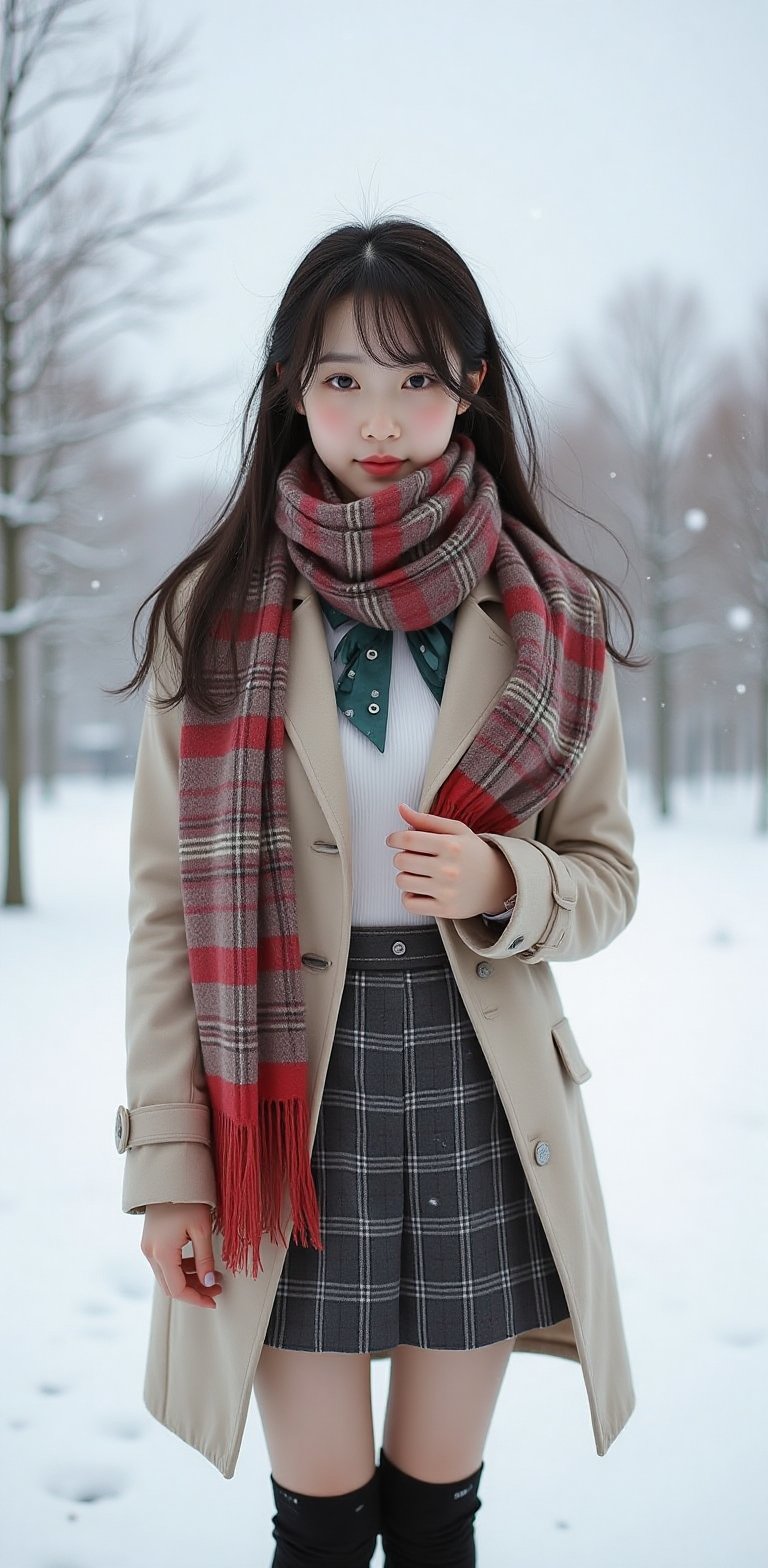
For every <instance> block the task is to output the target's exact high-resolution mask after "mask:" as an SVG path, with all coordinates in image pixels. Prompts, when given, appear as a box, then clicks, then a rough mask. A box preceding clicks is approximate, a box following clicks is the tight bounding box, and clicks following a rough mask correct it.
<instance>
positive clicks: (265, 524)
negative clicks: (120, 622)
mask: <svg viewBox="0 0 768 1568" xmlns="http://www.w3.org/2000/svg"><path fill="white" fill-rule="evenodd" d="M341 300H351V301H352V303H353V307H354V319H355V323H356V325H357V330H358V332H359V334H360V338H361V340H362V342H363V344H364V345H365V348H366V351H367V352H368V353H369V354H370V356H371V358H372V359H374V360H375V361H376V363H377V364H384V363H386V362H387V361H386V360H384V359H381V358H380V357H379V355H378V353H377V348H378V346H379V345H381V346H382V347H383V349H384V352H385V354H386V355H388V356H389V359H388V362H389V363H391V364H402V365H405V364H414V363H416V362H417V361H418V362H421V361H422V360H423V361H424V362H425V363H427V364H430V365H431V366H432V367H433V368H434V370H435V372H436V374H437V376H438V378H439V380H440V381H441V382H442V383H443V385H444V386H445V387H446V389H448V390H449V391H450V392H451V393H452V394H453V395H454V396H455V397H456V398H457V399H461V400H466V401H468V402H469V404H470V407H469V408H468V409H467V410H466V411H465V413H464V415H463V416H460V417H462V419H463V423H462V426H461V428H462V429H463V430H464V431H465V432H466V434H467V435H469V436H470V437H471V439H472V441H473V442H474V445H475V449H476V452H477V457H478V459H479V461H480V462H481V463H482V464H483V465H484V466H485V467H486V468H487V469H488V471H489V472H490V473H491V474H492V475H493V477H494V479H495V481H496V485H497V487H498V492H499V500H500V503H501V507H502V510H503V511H505V512H508V513H509V514H510V515H511V516H512V517H515V518H518V519H519V520H520V521H521V522H523V523H526V524H527V525H528V527H529V528H531V529H533V531H534V533H536V534H538V535H539V537H540V538H541V539H543V540H545V541H546V543H547V544H549V545H551V546H553V547H554V548H555V549H556V550H558V551H559V553H560V555H561V556H563V557H564V558H565V559H566V560H568V561H573V563H574V564H575V565H578V566H580V568H581V570H582V571H583V572H584V573H585V574H586V576H588V577H590V578H591V579H592V581H593V582H594V584H595V586H596V587H597V590H598V594H599V597H600V602H601V606H602V611H603V620H604V625H605V628H606V647H607V649H608V651H609V652H610V654H611V655H612V657H613V658H614V659H616V660H617V661H618V662H619V663H620V664H624V665H628V666H630V667H632V668H638V667H643V666H644V665H645V664H646V663H648V662H649V661H648V660H647V659H632V658H631V657H630V655H629V650H628V651H627V653H626V654H622V653H619V651H618V650H617V649H616V648H615V646H614V645H613V643H612V641H611V637H610V632H609V630H608V613H607V603H606V598H605V594H606V592H607V593H611V594H613V595H615V597H616V598H617V599H618V600H619V602H620V603H621V605H622V608H623V610H624V613H625V615H626V617H627V620H628V623H629V627H630V631H631V640H630V645H629V648H630V650H631V648H632V646H633V644H634V635H635V628H634V623H633V621H632V615H631V612H630V609H629V605H628V604H627V602H626V600H625V598H624V596H623V594H621V592H620V591H619V589H618V588H616V587H614V585H613V584H611V583H610V582H609V581H608V580H607V579H606V578H605V577H603V576H602V575H601V573H600V572H598V571H596V570H595V569H594V568H590V567H587V566H584V565H582V563H580V562H576V561H574V558H573V557H572V556H571V555H569V554H568V552H567V551H566V550H565V549H564V548H563V546H562V545H561V544H560V543H559V541H558V540H557V539H555V538H554V536H553V535H552V533H551V532H550V530H549V529H548V528H547V525H546V523H545V522H544V518H543V516H542V512H541V510H540V506H539V504H538V502H537V499H536V497H537V495H538V494H539V492H540V490H541V488H542V480H541V465H540V461H539V457H538V454H537V450H536V441H535V436H534V428H533V422H532V419H531V416H530V413H529V411H528V408H527V407H526V403H525V399H524V397H523V393H522V389H521V387H520V383H519V380H518V377H517V375H516V373H515V370H514V367H513V365H512V363H511V361H510V359H509V357H508V355H507V354H506V353H505V352H504V350H503V348H502V347H501V344H500V343H499V340H498V337H497V335H496V333H495V331H494V328H493V326H492V323H491V320H490V317H489V315H488V311H487V309H486V307H485V304H484V301H483V298H482V296H481V293H480V290H479V288H478V286H477V283H476V282H475V279H474V278H473V276H472V274H471V272H470V270H469V268H468V266H467V265H466V263H465V262H464V261H463V260H462V258H461V256H459V255H458V253H457V252H456V251H455V250H454V248H453V246H452V245H450V244H449V243H448V241H447V240H446V239H444V238H443V236H442V235H441V234H438V233H436V232H435V230H434V229H431V228H429V227H428V226H427V225H426V224H423V223H417V222H413V221H412V220H410V219H406V218H398V217H393V218H380V219H376V220H374V221H373V222H371V223H348V224H343V225H342V226H341V227H339V228H336V229H332V230H331V231H330V232H329V233H328V234H326V235H324V237H323V238H322V239H320V240H318V242H317V244H316V245H313V246H312V248H311V250H309V251H308V252H307V254H306V255H305V256H304V258H303V259H302V261H301V262H300V263H299V265H298V267H297V268H296V270H295V272H294V274H293V276H292V277H291V279H290V281H289V283H288V286H287V288H286V290H285V293H284V294H283V297H282V299H281V301H280V304H279V305H278V308H277V311H276V313H275V316H274V319H273V322H272V325H271V326H270V328H269V329H268V332H267V336H266V352H265V357H264V363H263V365H262V368H261V371H260V374H259V376H258V379H257V381H256V385H255V386H254V388H253V390H252V392H251V394H250V396H249V398H248V401H247V404H246V408H245V414H244V416H243V425H242V435H241V462H240V470H239V472H238V475H237V478H236V479H235V481H234V484H233V486H232V488H231V490H230V492H229V495H228V496H227V499H226V501H225V502H224V505H223V507H222V508H221V511H220V512H219V514H218V516H217V517H216V518H215V520H214V522H213V523H212V524H211V527H210V528H209V530H208V532H207V533H206V534H205V535H204V537H203V538H202V540H201V541H200V543H199V544H197V545H195V547H194V549H193V550H191V551H190V552H189V554H188V555H186V556H185V557H184V559H183V560H182V561H180V562H179V564H178V565H177V566H175V567H174V568H173V570H172V571H170V572H169V573H168V575H167V577H165V578H164V579H163V581H162V582H161V583H160V585H159V587H158V588H155V589H153V590H152V592H151V593H150V594H148V595H147V597H146V598H145V599H143V600H142V602H141V604H140V605H139V608H138V610H137V612H136V615H135V617H134V621H133V629H132V634H131V635H132V646H133V651H134V656H135V654H136V643H135V637H136V623H137V621H138V618H139V615H140V614H141V611H142V610H143V608H144V605H145V604H147V603H148V602H149V600H150V599H152V598H154V599H155V603H154V606H153V608H152V610H151V612H150V617H149V622H148V626H147V636H146V644H145V650H144V654H143V656H142V658H141V660H140V662H139V664H138V667H137V670H136V673H135V675H134V676H133V678H132V680H130V681H128V682H127V683H126V684H125V685H124V686H119V687H115V688H105V689H106V690H107V691H108V692H109V694H110V695H118V694H122V693H124V692H125V693H128V692H131V691H133V690H135V689H137V688H138V687H139V686H141V684H142V682H143V681H144V680H145V678H146V676H147V675H148V674H149V673H150V669H151V665H152V662H153V659H154V656H155V650H156V646H157V644H158V641H159V630H160V627H159V623H160V617H161V616H163V618H164V630H165V634H166V635H167V637H169V638H170V642H171V645H172V646H173V648H174V649H175V652H176V655H177V656H178V657H179V660H180V684H179V688H178V690H177V691H175V692H171V693H170V695H168V696H167V697H165V698H161V697H160V696H156V698H155V701H156V702H157V703H158V706H160V707H173V706H175V704H176V703H177V702H180V701H181V699H182V698H183V697H184V696H185V695H186V694H187V693H189V695H190V697H191V699H192V701H193V702H194V703H195V705H196V706H198V707H199V708H201V709H202V710H203V711H205V712H208V713H209V714H211V715H215V714H216V713H217V712H218V709H217V707H216V704H215V699H214V697H213V695H212V693H211V691H210V690H209V689H208V686H207V683H206V680H205V668H204V661H203V649H204V645H205V639H206V633H207V630H208V628H209V627H211V626H212V625H214V624H216V621H217V620H218V617H219V614H220V613H221V611H222V609H223V607H224V605H225V603H227V604H228V605H229V606H230V609H231V640H230V653H231V658H232V670H233V675H236V648H235V639H236V636H237V629H238V626H239V621H240V616H241V614H242V611H243V608H244V605H245V600H246V596H247V594H248V588H249V584H250V583H251V581H252V578H253V574H254V573H260V572H262V571H263V569H264V564H265V558H266V549H267V543H268V540H269V531H270V527H274V522H273V521H271V520H272V517H273V507H274V500H275V493H276V483H277V476H278V474H279V473H280V472H281V470H282V469H283V468H284V467H285V465H286V464H287V463H289V462H290V461H291V459H292V458H293V457H294V456H295V455H296V453H297V452H298V451H299V449H300V448H301V447H302V446H305V445H306V443H307V440H308V438H309V437H308V430H307V423H306V419H305V417H304V415H303V414H299V413H298V412H297V411H296V409H295V406H294V405H295V403H296V402H297V401H300V400H301V399H302V398H303V395H304V392H305V389H306V388H307V387H308V385H309V383H310V381H311V379H312V375H313V373H314V370H315V366H316V364H317V361H318V359H319V356H320V353H321V351H322V343H323V328H324V324H325V317H326V313H327V311H328V310H329V308H330V307H331V306H332V305H334V304H336V303H337V302H338V301H341ZM402 321H405V322H406V324H407V326H408V327H409V328H410V330H411V332H412V334H413V340H412V341H411V342H407V343H405V344H403V343H402V342H401V341H400V340H399V338H398V335H397V334H398V325H399V324H400V323H401V322H402ZM369 322H372V323H373V325H374V327H375V332H376V335H377V337H378V344H375V343H372V342H371V341H370V338H369V336H368V335H367V334H368V324H369ZM451 348H453V349H454V350H455V351H456V353H457V355H458V360H459V364H460V367H461V368H460V379H459V380H458V381H457V380H456V378H455V377H454V374H453V371H452V368H451V363H450V360H449V353H450V349H451ZM482 360H485V361H486V364H487V371H486V375H485V378H484V380H483V382H482V387H481V389H480V390H478V392H477V393H474V392H473V391H472V388H471V385H469V384H468V383H467V380H466V378H467V376H468V374H471V373H472V372H473V371H478V370H479V369H480V368H481V362H482ZM277 365H280V367H281V370H280V374H279V375H278V373H277V369H276V366H277ZM302 369H303V370H304V375H303V378H302ZM256 405H257V406H256ZM255 406H256V414H255V418H254V420H253V426H252V428H251V416H252V413H253V410H254V407H255ZM516 417H517V421H518V424H519V427H520V438H519V440H520V442H522V444H523V446H524V451H525V463H523V462H522V461H521V457H520V450H519V440H518V436H517V435H516V433H515V428H514V425H515V418H516ZM561 499H562V498H561ZM565 504H566V505H568V506H570V505H571V503H570V502H566V503H565ZM573 509H574V510H576V511H579V512H580V509H579V508H578V507H576V508H573ZM580 515H581V516H584V517H589V514H588V513H583V512H580ZM590 521H596V519H594V518H590ZM601 526H603V525H601ZM609 531H610V530H609ZM191 573H196V581H195V583H194V585H193V586H192V589H191V592H190V595H189V601H188V604H187V607H186V613H185V616H184V635H183V639H179V637H178V636H177V633H176V622H175V617H174V598H175V594H176V590H177V588H178V587H179V586H180V584H181V583H182V581H183V580H184V579H185V578H186V577H188V576H189V575H190V574H191ZM233 579H235V583H234V594H233Z"/></svg>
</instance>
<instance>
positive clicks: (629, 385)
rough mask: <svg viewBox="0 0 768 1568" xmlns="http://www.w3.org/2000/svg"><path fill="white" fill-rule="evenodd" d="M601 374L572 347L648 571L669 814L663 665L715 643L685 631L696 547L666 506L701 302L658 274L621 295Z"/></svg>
mask: <svg viewBox="0 0 768 1568" xmlns="http://www.w3.org/2000/svg"><path fill="white" fill-rule="evenodd" d="M605 319H606V351H605V354H604V355H603V356H601V366H602V364H603V363H604V364H605V365H606V366H607V367H608V368H606V369H605V371H596V369H595V355H594V354H593V353H591V354H590V357H589V359H588V360H587V358H586V357H585V355H584V352H583V351H582V350H581V349H579V348H578V347H577V346H574V345H571V354H572V367H573V370H574V372H575V375H576V377H577V379H578V381H579V383H580V385H581V389H582V391H583V392H584V393H585V394H586V396H587V398H588V400H589V401H590V403H591V404H592V405H593V408H594V410H595V412H596V414H597V415H598V417H600V418H604V419H605V420H606V421H607V423H608V424H609V426H610V427H611V428H612V430H613V431H614V432H615V434H616V435H617V436H618V438H619V441H620V443H621V446H622V447H623V449H624V451H625V452H626V455H627V462H626V464H622V474H621V479H620V481H619V482H618V483H617V484H616V485H615V486H614V489H613V491H612V495H613V497H614V499H615V501H616V505H617V508H618V510H619V512H620V513H621V514H622V515H623V517H624V518H625V520H626V521H627V522H628V523H629V524H630V526H631V528H632V530H633V532H634V536H635V538H636V540H637V541H638V543H639V546H640V549H641V550H642V552H643V555H644V558H645V565H646V574H645V575H646V595H645V598H646V608H645V614H646V616H647V620H648V623H649V624H648V627H647V634H646V635H647V641H648V644H649V646H650V649H651V653H652V662H651V669H652V675H653V694H654V701H653V708H654V757H653V778H654V788H655V793H656V798H657V804H658V808H659V812H660V814H661V815H662V816H667V815H669V772H670V736H671V717H672V714H671V704H670V693H671V670H670V663H671V660H672V658H673V657H674V655H675V654H676V653H678V652H683V651H687V650H689V649H690V648H691V647H695V646H696V645H697V642H698V643H699V644H700V645H703V643H705V642H707V643H708V642H710V641H711V640H712V638H713V637H714V636H716V635H717V632H716V628H714V626H710V625H709V624H704V623H702V624H696V625H691V624H687V625H682V624H681V616H680V613H679V606H680V603H681V600H682V598H683V595H684V593H685V587H686V583H685V577H686V569H687V568H686V562H685V558H686V557H687V556H688V554H689V552H690V551H691V550H692V549H693V548H694V547H695V537H696V536H695V532H694V531H691V530H690V529H688V528H686V527H685V525H684V523H683V521H682V519H680V518H679V517H678V515H677V512H676V508H675V506H674V504H673V486H674V477H675V471H676V469H677V466H678V464H679V463H680V460H681V457H682V454H683V452H684V450H685V448H686V444H687V442H688V441H689V440H690V438H691V436H692V433H693V430H694V425H695V419H696V415H697V412H698V411H699V409H700V407H701V406H702V404H703V402H704V400H705V399H706V398H708V397H709V396H710V395H711V385H712V376H711V372H707V370H706V369H704V368H703V366H702V358H703V356H702V339H703V324H704V312H703V308H702V305H701V303H700V300H699V297H698V295H697V294H695V293H694V292H693V291H691V290H679V289H676V288H674V287H673V286H672V285H670V284H668V283H667V282H666V280H665V279H664V278H663V277H662V276H661V275H659V274H658V273H654V274H651V275H650V276H649V277H648V278H646V279H645V280H643V281H642V282H640V283H638V284H632V285H627V286H625V287H624V288H623V289H622V290H620V291H619V293H618V294H617V295H616V296H615V297H614V299H613V300H612V301H611V302H609V304H608V307H607V310H606V318H605Z"/></svg>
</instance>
